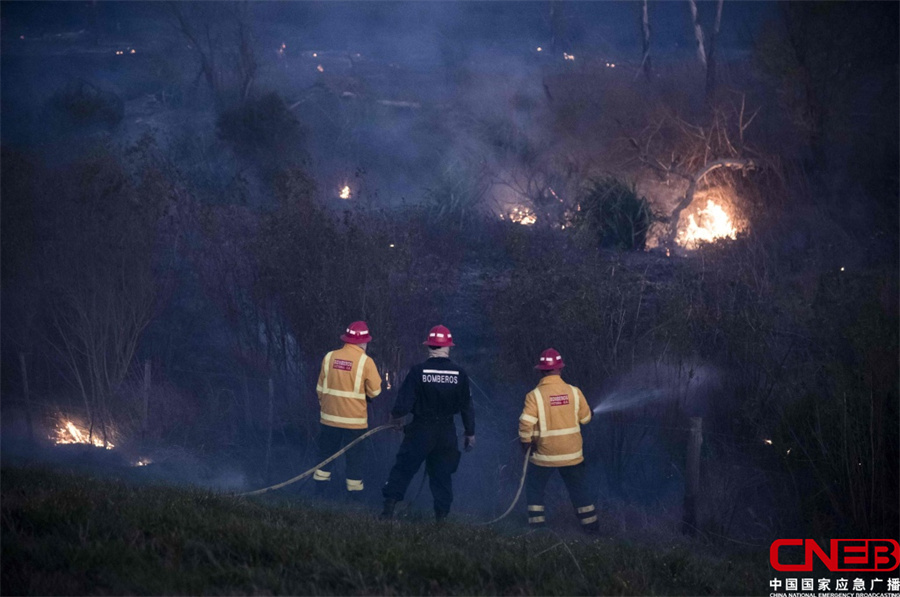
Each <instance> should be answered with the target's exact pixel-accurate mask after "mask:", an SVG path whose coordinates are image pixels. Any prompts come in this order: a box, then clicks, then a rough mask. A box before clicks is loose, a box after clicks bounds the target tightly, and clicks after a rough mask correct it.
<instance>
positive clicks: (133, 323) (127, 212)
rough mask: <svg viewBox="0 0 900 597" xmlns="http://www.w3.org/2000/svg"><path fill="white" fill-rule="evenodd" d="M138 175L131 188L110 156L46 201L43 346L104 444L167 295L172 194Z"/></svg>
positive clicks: (79, 168) (56, 188)
mask: <svg viewBox="0 0 900 597" xmlns="http://www.w3.org/2000/svg"><path fill="white" fill-rule="evenodd" d="M139 176H140V177H141V178H142V180H141V181H140V184H135V182H134V180H133V179H132V178H131V176H130V175H129V174H128V173H127V172H126V171H125V170H124V169H123V168H122V166H121V165H120V164H119V163H118V162H117V161H116V160H115V159H113V158H112V157H111V156H110V155H109V154H100V155H93V156H89V157H88V158H87V159H85V160H83V161H82V162H80V163H77V164H75V165H73V166H71V168H70V170H69V171H68V172H66V173H65V175H64V176H59V177H54V178H52V179H50V180H49V181H48V183H47V186H46V187H45V188H44V189H43V193H42V201H43V211H44V217H43V218H42V219H43V220H44V221H43V222H42V224H41V226H42V229H41V232H40V238H41V243H42V251H41V256H40V260H39V262H38V269H39V270H40V274H39V275H40V279H41V283H42V287H43V290H44V291H45V293H46V295H47V296H48V299H49V310H48V323H49V326H48V327H49V329H48V331H47V332H46V334H45V336H46V341H47V343H48V344H49V345H50V347H52V351H53V352H54V353H55V354H56V356H57V362H58V363H59V364H60V365H61V368H62V369H63V371H64V373H66V374H67V375H66V377H67V378H68V380H69V382H70V383H71V384H72V385H73V386H74V387H75V388H76V390H77V391H78V393H79V395H80V396H81V399H82V401H83V403H84V408H85V411H86V414H87V417H88V420H89V425H90V433H91V435H94V434H95V433H96V428H97V427H99V431H100V437H102V439H103V441H104V442H105V443H108V442H109V441H110V440H111V439H112V436H111V433H112V429H111V421H112V417H113V410H114V408H113V407H114V406H117V405H114V399H115V397H116V394H117V392H118V390H119V388H120V386H121V385H122V382H123V381H124V380H125V377H126V375H127V374H128V372H129V368H130V367H131V363H132V360H133V357H134V354H135V351H136V349H137V344H138V341H139V339H140V337H141V334H142V332H143V331H144V329H145V328H146V327H147V325H148V324H149V323H150V321H151V320H152V319H153V317H154V315H155V314H156V312H157V307H158V306H159V304H160V300H161V298H162V297H164V296H165V294H166V292H165V291H166V289H167V288H168V275H167V274H166V272H167V271H168V269H167V267H166V266H164V265H163V264H161V263H160V262H159V261H158V260H157V255H158V254H160V251H158V249H159V245H158V242H159V240H160V238H161V237H160V234H161V230H162V229H163V228H162V224H161V223H162V221H163V217H164V214H165V207H166V205H167V199H168V193H167V191H166V190H165V189H164V188H163V187H161V186H160V185H158V184H156V183H157V180H155V179H154V175H153V174H148V173H144V174H143V175H139ZM151 179H154V180H151ZM62 181H66V183H63V182H62ZM69 181H74V184H67V183H68V182H69ZM169 241H171V242H169ZM174 242H175V241H174V239H171V238H170V239H168V240H167V244H172V243H174ZM176 244H177V243H176Z"/></svg>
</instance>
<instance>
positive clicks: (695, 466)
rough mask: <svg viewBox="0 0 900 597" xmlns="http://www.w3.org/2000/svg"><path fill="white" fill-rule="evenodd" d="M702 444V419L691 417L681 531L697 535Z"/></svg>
mask: <svg viewBox="0 0 900 597" xmlns="http://www.w3.org/2000/svg"><path fill="white" fill-rule="evenodd" d="M701 444H703V418H702V417H691V438H690V443H688V451H687V475H685V478H684V482H685V487H684V518H683V519H682V525H681V530H682V532H683V533H685V534H688V535H695V534H696V533H697V496H698V495H700V446H701Z"/></svg>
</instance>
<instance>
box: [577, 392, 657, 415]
mask: <svg viewBox="0 0 900 597" xmlns="http://www.w3.org/2000/svg"><path fill="white" fill-rule="evenodd" d="M665 397H666V393H665V392H664V391H662V390H660V389H651V388H643V389H638V390H620V391H616V392H612V393H611V394H608V395H607V396H606V397H605V398H604V399H603V401H602V402H600V404H598V405H597V406H595V407H594V414H595V415H600V414H603V413H608V412H615V411H620V410H626V409H629V408H637V407H638V406H643V405H645V404H649V403H650V402H655V401H657V400H662V399H663V398H665Z"/></svg>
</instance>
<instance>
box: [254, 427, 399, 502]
mask: <svg viewBox="0 0 900 597" xmlns="http://www.w3.org/2000/svg"><path fill="white" fill-rule="evenodd" d="M385 429H396V427H395V426H394V425H391V424H387V425H381V426H380V427H376V428H375V429H370V430H368V431H366V432H365V433H363V434H362V435H360V436H359V437H358V438H356V439H355V440H353V441H352V442H350V443H349V444H347V445H346V446H344V447H343V448H341V449H340V450H338V451H337V452H335V453H334V454H332V455H331V456H329V457H328V458H326V459H325V460H323V461H322V462H320V463H319V464H317V465H316V466H314V467H312V468H311V469H309V470H308V471H305V472H303V473H300V474H299V475H297V476H296V477H293V478H292V479H288V480H287V481H284V482H283V483H279V484H277V485H272V486H270V487H263V488H262V489H257V490H255V491H247V492H245V493H238V494H237V497H244V496H248V495H262V494H264V493H268V492H270V491H275V490H276V489H281V488H282V487H287V486H288V485H291V484H292V483H296V482H297V481H302V480H303V479H305V478H306V477H308V476H310V475H311V474H313V473H314V472H316V471H317V470H318V469H320V468H322V467H323V466H325V465H326V464H328V463H329V462H331V461H332V460H335V459H336V458H338V457H340V456H341V455H343V454H344V452H346V451H347V450H349V449H350V448H352V447H353V446H355V445H356V444H358V443H359V442H361V441H362V440H364V439H366V438H367V437H369V436H370V435H375V434H376V433H379V432H381V431H384V430H385Z"/></svg>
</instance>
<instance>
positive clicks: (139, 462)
mask: <svg viewBox="0 0 900 597" xmlns="http://www.w3.org/2000/svg"><path fill="white" fill-rule="evenodd" d="M148 464H153V459H152V458H146V457H145V458H138V460H137V462H135V463H134V466H147V465H148Z"/></svg>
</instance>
